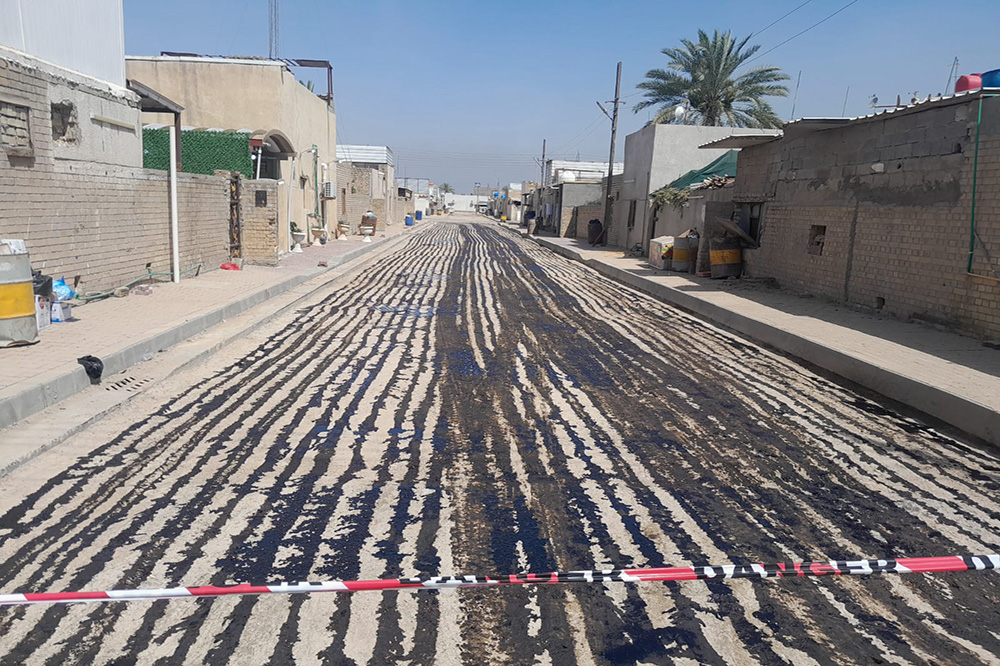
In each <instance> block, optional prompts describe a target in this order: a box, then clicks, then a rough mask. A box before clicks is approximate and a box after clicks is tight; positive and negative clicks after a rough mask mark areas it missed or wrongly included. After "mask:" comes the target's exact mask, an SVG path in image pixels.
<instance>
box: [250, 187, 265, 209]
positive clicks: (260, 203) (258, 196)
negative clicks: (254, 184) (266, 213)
mask: <svg viewBox="0 0 1000 666" xmlns="http://www.w3.org/2000/svg"><path fill="white" fill-rule="evenodd" d="M253 196H254V205H255V206H257V207H258V208H266V207H267V190H256V191H255V192H254V193H253Z"/></svg>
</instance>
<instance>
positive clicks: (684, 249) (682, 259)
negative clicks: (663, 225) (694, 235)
mask: <svg viewBox="0 0 1000 666" xmlns="http://www.w3.org/2000/svg"><path fill="white" fill-rule="evenodd" d="M689 247H690V241H689V240H688V239H687V238H675V239H674V256H673V261H672V262H671V263H670V268H671V270H675V271H680V272H681V273H687V271H688V268H689V267H690V266H691V263H690V262H691V250H689V249H688V248H689Z"/></svg>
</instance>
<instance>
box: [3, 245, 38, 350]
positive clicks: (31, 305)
mask: <svg viewBox="0 0 1000 666" xmlns="http://www.w3.org/2000/svg"><path fill="white" fill-rule="evenodd" d="M36 342H38V322H37V320H36V319H35V290H34V288H33V287H32V284H31V260H30V259H29V258H28V255H27V254H5V255H0V347H16V346H18V345H30V344H34V343H36Z"/></svg>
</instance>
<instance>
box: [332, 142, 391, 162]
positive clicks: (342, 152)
mask: <svg viewBox="0 0 1000 666" xmlns="http://www.w3.org/2000/svg"><path fill="white" fill-rule="evenodd" d="M337 159H338V160H340V161H343V162H357V163H359V164H388V165H389V166H395V164H396V161H395V156H394V155H393V154H392V150H391V149H390V148H389V146H359V145H344V144H341V145H339V146H337Z"/></svg>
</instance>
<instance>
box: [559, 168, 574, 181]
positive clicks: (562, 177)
mask: <svg viewBox="0 0 1000 666" xmlns="http://www.w3.org/2000/svg"><path fill="white" fill-rule="evenodd" d="M575 180H576V172H574V171H560V172H559V181H560V182H562V183H572V182H574V181H575Z"/></svg>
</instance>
